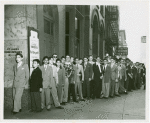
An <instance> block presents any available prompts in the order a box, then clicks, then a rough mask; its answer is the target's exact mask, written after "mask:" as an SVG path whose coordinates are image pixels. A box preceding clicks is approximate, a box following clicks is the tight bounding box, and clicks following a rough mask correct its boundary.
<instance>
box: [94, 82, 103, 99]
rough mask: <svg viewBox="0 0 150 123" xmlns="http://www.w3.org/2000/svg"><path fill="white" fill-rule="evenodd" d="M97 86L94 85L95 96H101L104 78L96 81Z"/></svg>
mask: <svg viewBox="0 0 150 123" xmlns="http://www.w3.org/2000/svg"><path fill="white" fill-rule="evenodd" d="M94 82H95V87H94V95H93V96H94V98H95V97H96V98H100V95H101V91H102V80H99V81H95V80H94Z"/></svg>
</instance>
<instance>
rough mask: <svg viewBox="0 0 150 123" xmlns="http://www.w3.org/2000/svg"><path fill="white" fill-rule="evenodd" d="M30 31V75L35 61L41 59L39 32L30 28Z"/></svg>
mask: <svg viewBox="0 0 150 123" xmlns="http://www.w3.org/2000/svg"><path fill="white" fill-rule="evenodd" d="M28 31H29V37H28V39H29V43H28V44H29V65H30V75H31V73H32V71H33V66H32V64H33V60H34V59H39V58H40V51H39V38H38V35H39V33H38V30H36V29H34V28H32V27H28Z"/></svg>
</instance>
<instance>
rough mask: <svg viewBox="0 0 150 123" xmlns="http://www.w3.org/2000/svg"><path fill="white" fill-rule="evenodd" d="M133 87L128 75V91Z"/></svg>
mask: <svg viewBox="0 0 150 123" xmlns="http://www.w3.org/2000/svg"><path fill="white" fill-rule="evenodd" d="M132 89H133V79H132V78H130V77H129V84H128V91H131V90H132Z"/></svg>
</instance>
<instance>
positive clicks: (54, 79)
mask: <svg viewBox="0 0 150 123" xmlns="http://www.w3.org/2000/svg"><path fill="white" fill-rule="evenodd" d="M48 60H49V66H50V67H51V68H52V82H51V88H50V92H51V95H52V98H51V103H52V99H53V101H54V104H55V107H56V108H58V109H64V107H62V106H60V103H59V100H58V94H57V87H58V73H57V67H56V66H55V65H54V64H53V62H54V61H53V57H49V59H48Z"/></svg>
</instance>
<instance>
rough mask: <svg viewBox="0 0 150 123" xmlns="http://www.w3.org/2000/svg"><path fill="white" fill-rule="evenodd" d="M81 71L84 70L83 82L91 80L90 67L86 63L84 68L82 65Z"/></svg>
mask: <svg viewBox="0 0 150 123" xmlns="http://www.w3.org/2000/svg"><path fill="white" fill-rule="evenodd" d="M83 70H84V80H89V78H91V79H92V65H91V64H90V63H88V62H87V65H86V67H85V66H84V64H83Z"/></svg>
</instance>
